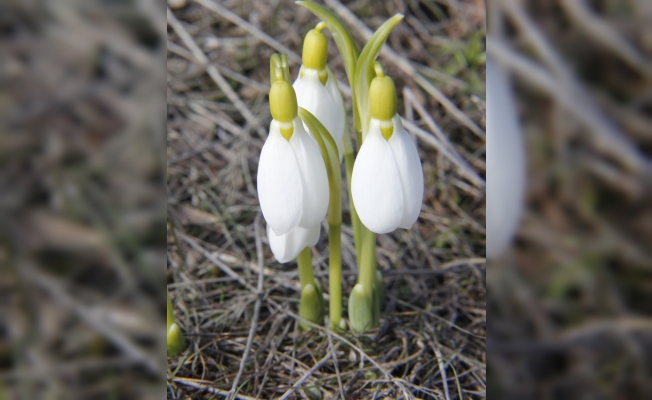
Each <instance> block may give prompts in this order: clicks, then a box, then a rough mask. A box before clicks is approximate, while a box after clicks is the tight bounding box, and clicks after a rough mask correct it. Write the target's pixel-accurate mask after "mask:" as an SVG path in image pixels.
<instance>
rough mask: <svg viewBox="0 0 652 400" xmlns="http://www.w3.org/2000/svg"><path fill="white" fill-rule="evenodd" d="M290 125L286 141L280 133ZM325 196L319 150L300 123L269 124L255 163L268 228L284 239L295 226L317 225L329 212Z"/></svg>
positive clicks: (295, 121) (310, 226)
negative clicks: (290, 134)
mask: <svg viewBox="0 0 652 400" xmlns="http://www.w3.org/2000/svg"><path fill="white" fill-rule="evenodd" d="M295 115H296V114H295ZM289 124H292V125H293V128H292V126H290V129H293V133H292V136H291V137H290V140H289V141H288V140H287V139H286V138H285V137H284V136H283V135H282V134H281V129H282V128H283V129H287V128H286V127H287V125H289ZM328 193H329V192H328V176H327V175H326V167H325V165H324V161H323V159H322V156H321V152H320V151H319V146H318V145H317V142H316V141H315V139H313V138H312V137H311V136H310V135H309V134H308V132H306V131H305V129H304V128H303V123H302V121H301V119H300V118H299V117H295V118H294V119H293V120H292V122H288V123H286V124H283V123H281V122H279V121H277V120H272V123H271V126H270V129H269V136H268V137H267V140H266V141H265V144H264V145H263V148H262V150H261V152H260V161H259V163H258V199H259V201H260V208H261V210H262V212H263V216H264V217H265V220H266V221H267V224H268V225H269V226H270V228H271V229H272V230H273V231H274V233H275V234H276V235H284V234H287V233H289V232H290V231H292V230H293V229H295V228H296V227H298V226H299V227H302V228H312V227H314V226H315V225H318V224H319V223H320V222H321V220H323V219H324V217H325V216H326V211H327V210H328V198H329V197H328Z"/></svg>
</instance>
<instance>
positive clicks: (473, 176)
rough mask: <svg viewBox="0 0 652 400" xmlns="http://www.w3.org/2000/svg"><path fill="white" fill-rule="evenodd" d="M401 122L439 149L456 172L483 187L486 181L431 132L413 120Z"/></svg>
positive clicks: (402, 120)
mask: <svg viewBox="0 0 652 400" xmlns="http://www.w3.org/2000/svg"><path fill="white" fill-rule="evenodd" d="M401 122H403V126H404V127H405V129H407V130H408V131H410V132H412V133H414V134H415V135H417V136H418V137H419V138H420V139H422V140H423V141H424V142H426V143H428V144H429V145H431V146H433V147H434V148H435V149H437V150H439V152H440V153H441V154H442V155H444V156H445V157H446V158H448V159H449V160H450V161H451V162H452V163H453V164H455V166H456V167H457V168H458V172H459V173H460V175H462V176H464V177H465V178H466V179H468V180H469V181H470V182H471V183H473V185H475V186H476V187H478V188H484V187H485V185H486V183H485V181H484V179H482V178H481V177H480V176H478V174H477V173H476V172H475V171H473V170H472V169H471V167H470V166H468V164H466V163H465V162H464V161H462V160H461V159H459V158H457V157H455V156H454V155H452V154H451V153H450V152H449V151H448V149H446V146H444V145H443V144H442V143H441V142H440V141H439V139H437V138H436V137H434V136H433V135H432V134H431V133H429V132H427V131H425V130H423V129H421V128H419V127H418V126H417V125H416V124H414V123H413V122H410V121H408V120H406V119H404V118H401Z"/></svg>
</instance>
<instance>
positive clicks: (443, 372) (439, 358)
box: [433, 345, 451, 400]
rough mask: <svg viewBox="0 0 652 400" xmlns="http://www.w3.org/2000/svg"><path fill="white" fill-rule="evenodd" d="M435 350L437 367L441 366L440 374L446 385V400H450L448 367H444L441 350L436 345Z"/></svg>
mask: <svg viewBox="0 0 652 400" xmlns="http://www.w3.org/2000/svg"><path fill="white" fill-rule="evenodd" d="M433 349H434V350H435V355H436V356H437V365H438V366H439V373H441V380H442V383H443V384H444V395H445V396H446V400H450V398H451V397H450V394H449V393H448V378H446V367H445V366H444V359H443V356H442V354H441V350H439V347H437V346H436V345H435V346H433Z"/></svg>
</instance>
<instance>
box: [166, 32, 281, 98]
mask: <svg viewBox="0 0 652 400" xmlns="http://www.w3.org/2000/svg"><path fill="white" fill-rule="evenodd" d="M167 50H168V51H170V52H172V53H174V54H176V55H178V56H180V57H183V58H185V59H186V60H188V61H190V62H193V63H195V64H197V65H199V66H202V67H203V66H204V65H202V64H201V63H200V62H199V60H197V59H196V58H195V56H193V55H192V53H191V52H189V51H188V50H186V49H184V48H183V47H181V46H179V45H178V44H176V43H174V42H171V41H170V40H168V44H167ZM212 65H215V67H216V68H217V69H218V70H219V71H220V72H221V73H222V75H224V76H226V77H227V78H230V79H233V80H234V81H236V82H240V83H242V84H243V85H250V86H253V87H254V88H255V89H256V90H258V91H259V92H263V93H267V92H269V85H267V84H264V83H260V82H258V81H256V80H253V79H251V78H249V77H247V76H245V75H242V74H240V73H238V72H235V71H233V70H231V69H229V68H227V67H225V66H223V65H219V64H212Z"/></svg>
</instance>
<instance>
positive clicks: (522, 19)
mask: <svg viewBox="0 0 652 400" xmlns="http://www.w3.org/2000/svg"><path fill="white" fill-rule="evenodd" d="M496 8H497V9H499V10H501V11H504V12H505V13H506V14H507V16H508V17H509V19H510V20H511V22H513V23H514V24H515V25H516V27H517V28H518V30H519V31H520V32H521V33H522V34H523V35H524V36H525V38H526V39H527V41H528V42H529V43H530V45H532V47H533V48H534V50H535V51H536V53H537V54H538V55H539V57H541V59H542V61H543V62H544V63H545V64H546V65H547V66H548V68H550V69H551V70H552V72H553V74H555V75H556V76H557V77H558V78H559V79H561V81H562V82H563V84H564V85H565V86H568V87H570V88H572V89H573V91H577V92H580V91H581V90H582V89H581V87H580V86H579V85H578V82H577V81H576V80H575V79H573V75H572V73H571V71H570V69H569V68H568V67H567V66H566V65H565V63H564V60H563V59H562V58H561V56H560V55H559V53H557V51H556V50H555V48H554V47H553V46H552V45H551V44H550V43H549V42H548V40H547V39H546V37H545V36H544V34H543V32H541V31H540V30H539V29H537V28H536V23H535V22H534V21H533V20H532V19H531V18H530V17H529V16H528V15H527V13H526V12H525V11H524V10H523V7H522V5H521V3H520V2H518V1H514V0H503V1H502V3H501V7H496Z"/></svg>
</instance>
